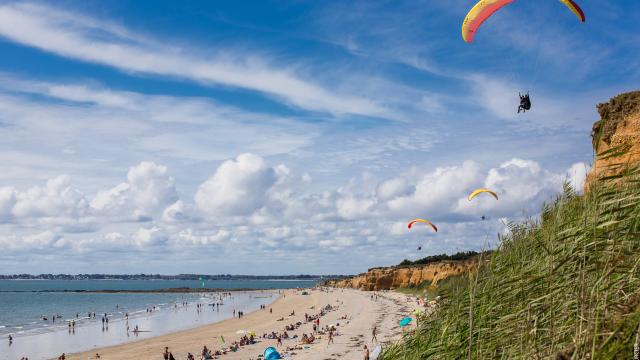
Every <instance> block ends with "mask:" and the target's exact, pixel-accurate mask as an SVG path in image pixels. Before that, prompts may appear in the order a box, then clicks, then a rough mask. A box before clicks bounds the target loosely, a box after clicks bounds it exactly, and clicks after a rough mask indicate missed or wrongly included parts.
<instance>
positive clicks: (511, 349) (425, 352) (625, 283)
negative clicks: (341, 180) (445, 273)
mask: <svg viewBox="0 0 640 360" xmlns="http://www.w3.org/2000/svg"><path fill="white" fill-rule="evenodd" d="M625 177H626V179H625V180H626V181H625V182H624V184H621V183H610V184H608V185H607V184H603V183H601V184H600V185H598V187H596V188H592V191H590V192H588V193H587V194H586V195H582V196H581V195H576V193H575V191H574V190H573V189H571V188H570V187H569V186H568V185H567V186H565V188H564V192H563V193H562V194H561V195H559V196H558V197H557V198H556V199H555V200H554V201H553V202H552V203H550V204H547V205H545V206H544V207H543V209H542V212H541V216H540V219H539V220H528V221H525V222H522V223H512V224H509V225H508V226H509V230H510V231H509V234H508V235H506V236H503V237H501V239H500V240H501V241H500V243H501V245H500V247H499V249H498V250H497V251H495V252H494V253H492V254H491V255H490V256H489V257H488V258H487V259H486V261H482V262H481V264H482V265H479V269H478V270H477V271H476V272H474V273H472V274H470V275H469V276H466V277H461V278H458V279H455V281H451V282H449V283H447V284H445V285H444V286H443V288H442V289H441V293H442V294H443V295H444V296H443V299H444V300H443V302H442V305H441V307H440V308H439V309H438V310H437V311H436V312H435V313H434V314H433V315H431V316H430V317H428V318H426V319H422V320H421V321H420V327H419V328H418V329H416V330H415V332H413V333H410V334H407V335H405V337H404V339H403V340H402V341H401V342H399V343H397V344H395V345H392V346H391V347H389V348H388V349H386V350H385V352H384V353H383V354H382V356H381V358H382V359H429V358H433V359H465V358H467V359H547V358H552V359H553V358H555V359H596V358H597V359H632V358H633V344H634V343H635V342H636V341H637V340H636V337H637V336H638V327H639V325H640V180H639V179H640V177H639V176H638V172H637V171H634V172H630V173H627V174H626V175H625ZM618 180H619V179H618Z"/></svg>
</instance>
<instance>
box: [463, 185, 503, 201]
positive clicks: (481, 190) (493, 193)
mask: <svg viewBox="0 0 640 360" xmlns="http://www.w3.org/2000/svg"><path fill="white" fill-rule="evenodd" d="M482 193H489V194H491V195H492V196H493V197H494V198H496V200H498V194H496V192H495V191H493V190H490V189H486V188H480V189H475V190H473V192H472V193H471V194H469V201H471V200H473V198H474V197H476V196H478V195H479V194H482Z"/></svg>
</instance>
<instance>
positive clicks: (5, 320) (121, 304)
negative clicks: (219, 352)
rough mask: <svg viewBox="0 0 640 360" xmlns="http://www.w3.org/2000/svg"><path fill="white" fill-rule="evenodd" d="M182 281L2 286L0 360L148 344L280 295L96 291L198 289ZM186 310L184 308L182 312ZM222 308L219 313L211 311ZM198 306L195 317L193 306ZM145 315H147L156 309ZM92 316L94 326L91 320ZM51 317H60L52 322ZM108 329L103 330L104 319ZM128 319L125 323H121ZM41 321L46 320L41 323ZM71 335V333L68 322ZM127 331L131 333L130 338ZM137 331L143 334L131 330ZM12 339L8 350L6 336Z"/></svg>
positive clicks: (268, 283) (223, 284)
mask: <svg viewBox="0 0 640 360" xmlns="http://www.w3.org/2000/svg"><path fill="white" fill-rule="evenodd" d="M315 283H316V281H314V280H295V281H287V280H210V281H206V282H205V284H204V285H205V287H207V288H219V289H228V290H229V291H231V290H233V289H285V288H296V287H311V286H314V285H315ZM201 286H202V283H201V282H199V281H181V280H0V360H9V359H20V358H21V357H23V356H27V357H28V358H29V359H32V360H33V359H47V358H53V357H57V356H58V355H60V354H61V353H62V352H66V353H69V352H79V351H85V350H90V349H92V348H95V347H103V346H108V345H115V344H119V343H123V342H127V341H133V340H138V339H141V338H148V337H151V336H157V335H162V334H166V333H170V332H174V331H179V330H184V329H188V328H191V327H194V326H199V325H204V324H210V323H213V322H217V321H220V320H224V319H227V318H230V317H232V316H233V310H236V311H245V312H250V311H253V310H256V309H259V307H260V305H263V304H269V303H271V302H272V301H274V300H275V299H276V298H277V296H278V291H277V290H270V291H269V290H261V291H248V292H247V291H234V292H233V293H232V295H231V296H230V297H227V298H223V300H222V301H221V300H220V298H219V296H221V294H220V293H126V292H121V293H96V292H77V291H78V290H83V291H96V290H154V289H166V288H177V287H190V288H198V287H201ZM183 302H186V303H187V304H188V305H186V306H183V305H182V304H183ZM216 302H218V303H219V302H222V303H223V305H222V306H219V307H216V306H210V305H209V304H215V303H216ZM197 303H200V304H203V306H202V310H201V311H197V307H196V304H197ZM154 308H155V310H153V311H151V312H147V309H154ZM90 312H91V313H93V312H95V313H96V318H95V319H90V318H88V315H89V313H90ZM54 314H59V315H61V316H62V318H60V319H56V320H55V322H53V321H52V319H53V316H54ZM104 314H107V316H108V317H109V326H108V327H107V328H106V329H103V326H102V320H101V318H102V316H104ZM125 314H128V315H129V320H128V321H127V320H126V318H125ZM44 317H46V320H44ZM71 320H73V321H74V322H75V329H69V326H68V324H69V322H70V321H71ZM127 326H129V330H130V331H129V332H127ZM135 326H138V328H139V329H140V330H143V331H144V332H140V333H138V334H137V335H135V334H134V333H133V332H132V330H133V328H134V327H135ZM9 335H11V336H12V337H13V343H12V344H11V345H9V341H8V336H9Z"/></svg>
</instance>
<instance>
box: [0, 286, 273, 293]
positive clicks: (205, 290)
mask: <svg viewBox="0 0 640 360" xmlns="http://www.w3.org/2000/svg"><path fill="white" fill-rule="evenodd" d="M267 290H268V291H273V290H279V289H274V288H238V289H229V288H190V287H179V288H165V289H101V290H84V289H77V290H68V289H61V290H57V289H54V290H0V293H1V292H19V293H85V294H119V293H132V294H152V293H160V294H162V293H213V292H238V291H267Z"/></svg>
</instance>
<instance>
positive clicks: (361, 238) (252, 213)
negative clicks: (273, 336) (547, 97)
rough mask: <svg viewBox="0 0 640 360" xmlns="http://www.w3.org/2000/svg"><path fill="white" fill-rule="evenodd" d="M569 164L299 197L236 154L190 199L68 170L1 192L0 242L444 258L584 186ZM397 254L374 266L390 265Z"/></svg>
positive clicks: (301, 185) (54, 249)
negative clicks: (95, 184)
mask: <svg viewBox="0 0 640 360" xmlns="http://www.w3.org/2000/svg"><path fill="white" fill-rule="evenodd" d="M576 169H586V165H585V164H583V163H577V164H574V165H572V166H571V167H570V168H569V169H567V171H566V172H564V173H553V172H550V171H548V170H544V169H542V168H541V167H540V165H539V164H538V163H536V162H535V161H530V160H522V159H516V158H514V159H511V160H509V161H506V162H504V163H502V164H499V165H498V166H497V167H487V166H484V165H482V164H479V163H477V162H474V161H471V160H469V161H464V162H463V163H461V164H457V165H452V166H447V167H440V168H436V169H425V168H417V167H413V168H410V169H407V170H406V171H404V172H403V173H402V174H401V175H400V176H396V177H393V178H388V179H378V178H375V177H374V176H372V175H371V174H367V173H364V174H362V175H361V176H358V177H356V178H352V179H350V180H349V181H348V182H347V183H346V184H344V185H342V186H339V187H337V188H332V189H326V190H324V191H322V192H319V193H314V192H310V191H308V187H309V186H308V185H309V184H310V183H311V182H312V181H313V180H312V179H311V178H310V177H309V175H308V174H297V173H295V172H294V171H293V170H291V169H290V168H288V167H287V166H286V165H285V164H275V165H273V164H269V163H268V162H267V161H266V160H265V159H264V158H262V157H260V156H259V155H256V154H251V153H246V154H240V155H238V156H237V157H236V158H234V159H230V160H227V161H225V162H223V163H222V164H220V165H219V166H218V167H217V168H216V169H215V170H214V171H213V173H212V174H211V176H210V177H209V178H208V179H205V180H204V181H203V182H202V183H201V184H200V185H199V186H198V189H197V191H196V193H195V194H191V196H189V195H186V194H185V195H183V196H182V197H180V196H178V193H177V191H176V187H175V182H176V180H175V179H174V177H173V176H172V175H170V174H171V171H170V169H168V168H167V167H166V166H163V165H160V164H156V163H153V162H141V163H139V164H137V165H135V166H132V167H130V168H129V170H128V172H127V173H126V179H125V181H123V182H121V183H119V184H117V185H115V186H113V187H110V188H106V189H103V190H99V191H98V192H97V193H95V194H88V193H84V192H83V191H82V190H81V189H78V188H76V187H75V186H74V185H73V182H72V179H71V178H70V177H69V176H67V175H60V176H57V177H55V178H52V179H49V180H47V181H46V183H44V184H42V185H36V186H33V187H30V188H28V189H25V190H20V189H17V188H15V187H9V186H5V187H2V188H0V209H1V210H2V211H1V212H0V219H1V220H0V221H1V224H2V226H5V227H10V228H11V227H13V228H15V229H16V230H17V229H22V230H26V229H28V231H22V232H24V233H23V234H14V235H10V236H0V246H2V247H3V248H4V249H6V250H7V251H6V252H5V254H4V256H5V257H6V256H8V255H10V254H12V255H13V257H12V261H17V260H19V258H20V257H22V256H25V255H27V256H31V255H32V254H33V253H34V252H35V253H47V256H48V257H50V258H66V259H75V260H80V259H82V258H83V257H89V259H91V260H92V261H93V260H95V259H96V257H97V258H100V257H102V256H103V255H104V253H108V254H110V255H109V256H112V255H115V254H117V257H121V256H122V257H124V258H125V259H126V258H129V257H136V256H139V255H142V256H144V255H146V254H149V253H153V254H155V255H156V256H159V257H160V258H161V259H163V260H165V261H169V260H170V259H171V258H173V257H175V256H178V257H179V258H182V256H185V254H188V255H186V256H187V257H189V256H198V255H200V256H215V255H214V254H216V253H220V252H222V253H228V254H229V253H230V254H233V253H234V252H236V251H238V252H240V253H242V254H243V261H246V262H254V261H255V262H256V263H258V264H259V262H260V258H262V257H263V256H265V254H272V253H273V252H275V253H278V252H281V251H283V249H286V251H285V254H286V255H285V256H287V257H293V258H297V257H304V256H305V255H308V254H313V257H314V258H316V259H317V260H321V259H325V258H330V257H333V256H336V254H340V253H344V252H349V253H351V254H354V253H359V252H365V251H369V250H370V249H371V248H372V247H375V248H378V249H389V250H391V249H393V248H396V247H397V245H398V244H402V246H404V247H408V248H413V245H414V243H418V244H422V243H423V242H427V243H429V244H431V246H434V247H436V248H438V249H440V251H442V252H446V251H449V249H450V247H451V246H455V247H456V248H457V249H458V250H465V251H466V250H478V249H480V248H481V247H482V246H484V245H485V244H484V243H483V242H482V241H483V235H482V234H481V233H480V232H478V233H475V234H473V235H472V237H468V238H465V239H461V238H460V237H461V236H465V235H466V236H468V235H469V234H465V233H464V232H463V233H460V231H461V226H462V227H463V228H464V227H473V226H477V227H478V228H479V229H483V230H485V231H486V233H485V234H484V236H485V237H486V236H487V233H490V232H492V233H493V234H496V233H498V232H500V231H502V225H501V224H500V222H499V221H498V219H502V218H504V217H510V216H513V214H516V216H515V217H514V218H515V219H517V218H523V217H530V216H535V215H536V214H537V212H538V211H539V209H540V208H541V206H542V204H543V203H544V202H545V201H550V200H551V199H552V197H553V196H554V194H557V193H558V192H559V191H560V190H561V189H562V186H563V184H564V183H565V182H567V183H571V184H574V185H580V184H582V182H583V181H584V176H585V174H586V172H585V171H581V172H580V171H578V172H577V171H576ZM477 186H486V187H490V188H492V189H495V190H496V191H497V192H498V193H499V194H500V201H495V200H493V198H482V197H481V198H478V199H477V200H476V201H474V202H472V203H470V202H468V201H467V200H466V197H467V195H468V193H469V192H470V191H471V190H473V189H474V188H475V187H477ZM416 214H419V215H420V216H424V217H428V218H429V219H431V220H432V221H434V222H436V223H438V225H439V228H440V232H439V233H438V234H431V233H429V232H427V231H425V230H424V229H420V228H418V229H415V230H412V231H411V232H410V231H409V230H408V229H407V228H406V222H407V220H409V219H411V218H412V217H415V216H417V215H416ZM422 214H425V215H422ZM481 216H485V218H486V219H488V220H481ZM114 229H117V230H114ZM465 230H466V229H465ZM18 232H19V231H18ZM175 251H180V252H184V254H182V255H177V254H175V253H174V252H175ZM403 253H406V252H405V251H402V250H401V251H399V253H396V254H393V256H390V257H389V258H388V259H385V258H384V257H380V260H383V261H391V262H393V261H394V259H396V257H394V256H399V254H403ZM113 261H114V263H117V262H118V260H117V259H114V260H113ZM292 263H293V264H295V266H299V265H300V264H299V263H297V262H296V261H295V260H294V261H293V262H292ZM255 269H260V265H256V266H255ZM285 269H286V268H285ZM353 269H357V268H356V267H354V268H353ZM289 271H293V270H289ZM351 271H353V270H351ZM262 272H263V273H269V271H267V270H266V269H264V270H262ZM309 272H314V271H309ZM315 272H322V268H316V269H315ZM324 273H328V272H327V271H326V270H325V271H324Z"/></svg>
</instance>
